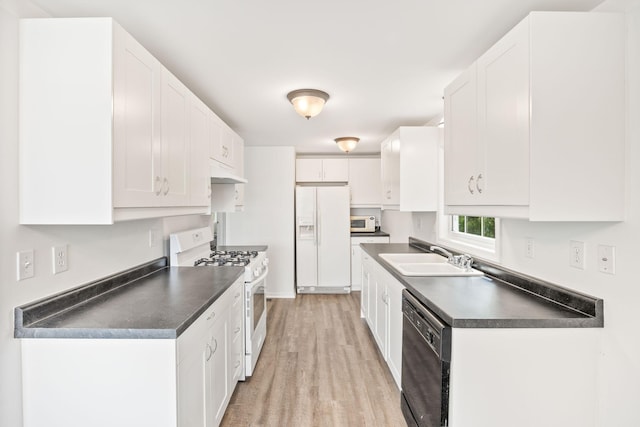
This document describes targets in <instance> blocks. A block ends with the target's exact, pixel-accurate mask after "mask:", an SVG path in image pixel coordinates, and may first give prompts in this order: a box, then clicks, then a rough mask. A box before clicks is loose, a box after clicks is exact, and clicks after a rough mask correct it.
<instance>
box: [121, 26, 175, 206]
mask: <svg viewBox="0 0 640 427" xmlns="http://www.w3.org/2000/svg"><path fill="white" fill-rule="evenodd" d="M113 67H114V73H113V85H114V88H113V115H114V118H113V130H114V140H113V156H114V183H113V185H114V193H113V204H114V207H149V206H154V205H156V204H157V199H158V196H159V194H160V191H161V187H162V178H163V177H162V172H161V164H162V150H161V144H162V141H161V139H160V134H161V128H160V124H161V123H162V120H161V118H160V116H161V103H160V94H161V75H162V66H161V65H160V63H159V62H158V61H157V60H156V59H155V58H154V57H153V56H152V55H151V54H150V53H149V52H147V50H146V49H145V48H143V47H142V46H141V45H140V44H139V43H138V42H136V41H135V40H134V39H133V38H132V37H131V36H130V35H129V34H127V33H125V32H124V31H123V30H122V29H120V28H119V27H117V26H114V47H113Z"/></svg>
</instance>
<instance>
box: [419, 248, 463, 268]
mask: <svg viewBox="0 0 640 427" xmlns="http://www.w3.org/2000/svg"><path fill="white" fill-rule="evenodd" d="M429 250H430V251H431V252H438V253H440V254H442V255H444V256H446V257H447V262H448V263H449V264H451V265H454V266H456V267H458V268H462V269H464V270H465V271H471V266H472V265H473V258H472V257H471V256H470V255H467V254H462V255H453V254H452V253H451V252H449V251H448V250H446V249H444V248H441V247H440V246H430V247H429Z"/></svg>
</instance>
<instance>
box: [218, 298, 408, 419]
mask: <svg viewBox="0 0 640 427" xmlns="http://www.w3.org/2000/svg"><path fill="white" fill-rule="evenodd" d="M222 426H224V427H236V426H296V427H298V426H301V427H303V426H304V427H306V426H331V427H340V426H384V427H387V426H406V424H405V422H404V418H403V417H402V412H401V410H400V393H399V391H398V389H397V387H396V385H395V382H394V381H393V378H392V377H391V373H390V372H389V370H388V368H387V366H386V363H385V362H384V360H382V358H381V356H380V353H379V351H378V349H377V347H376V345H375V342H374V340H373V336H372V335H371V333H370V332H369V329H368V327H367V325H366V322H365V321H364V320H363V319H360V293H359V292H353V293H351V294H350V295H308V294H307V295H298V296H297V297H296V298H295V299H273V300H269V301H268V312H267V339H266V342H265V344H264V347H263V349H262V354H261V355H260V359H259V360H258V364H257V366H256V371H255V373H254V375H253V376H252V377H251V378H250V379H248V380H247V381H245V382H240V383H239V384H238V386H237V387H236V390H235V392H234V394H233V396H232V398H231V403H230V404H229V407H228V408H227V412H226V414H225V417H224V419H223V420H222Z"/></svg>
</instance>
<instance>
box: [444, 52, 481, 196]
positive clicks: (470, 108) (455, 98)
mask: <svg viewBox="0 0 640 427" xmlns="http://www.w3.org/2000/svg"><path fill="white" fill-rule="evenodd" d="M476 100H477V94H476V64H475V63H474V64H473V65H472V66H471V67H470V68H469V69H468V70H467V71H465V72H464V73H462V74H461V75H460V76H459V77H458V78H457V79H456V80H454V81H453V82H452V83H451V84H450V85H449V86H447V87H446V88H445V91H444V135H445V137H444V141H445V143H444V185H445V193H444V202H445V204H446V205H467V204H473V203H474V200H475V198H476V197H477V193H478V191H477V188H476V184H477V179H478V178H480V180H482V177H481V176H479V175H480V174H481V173H482V171H479V170H478V166H477V165H478V158H479V156H480V155H481V154H480V153H479V151H478V145H477V123H476V122H477V102H476Z"/></svg>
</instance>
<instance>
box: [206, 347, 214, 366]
mask: <svg viewBox="0 0 640 427" xmlns="http://www.w3.org/2000/svg"><path fill="white" fill-rule="evenodd" d="M211 356H213V350H211V346H210V345H209V343H207V356H206V358H205V360H206V361H207V362H208V361H209V359H211Z"/></svg>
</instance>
